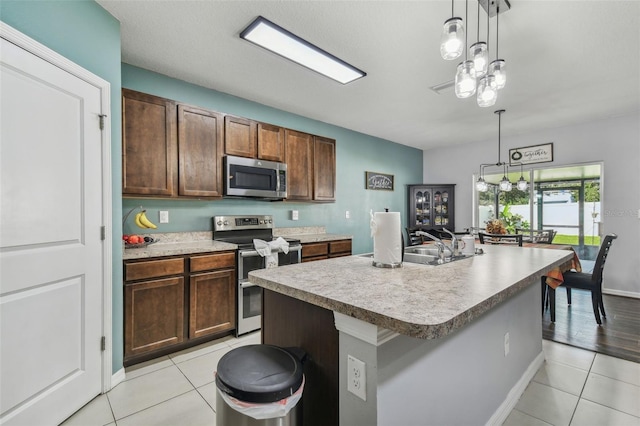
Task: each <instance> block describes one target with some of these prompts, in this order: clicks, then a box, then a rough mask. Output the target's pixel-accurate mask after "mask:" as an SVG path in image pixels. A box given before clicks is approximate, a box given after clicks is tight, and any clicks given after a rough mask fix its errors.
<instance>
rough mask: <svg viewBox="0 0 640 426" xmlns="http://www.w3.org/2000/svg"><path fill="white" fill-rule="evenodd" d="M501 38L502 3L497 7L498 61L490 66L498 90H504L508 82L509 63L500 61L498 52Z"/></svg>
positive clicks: (490, 72)
mask: <svg viewBox="0 0 640 426" xmlns="http://www.w3.org/2000/svg"><path fill="white" fill-rule="evenodd" d="M499 37H500V2H498V4H497V6H496V59H495V61H493V62H491V64H489V74H493V75H494V76H495V78H496V88H497V89H498V90H500V89H502V88H503V87H504V85H505V83H506V82H507V68H506V67H507V63H506V62H505V60H504V59H500V55H499V51H498V43H499Z"/></svg>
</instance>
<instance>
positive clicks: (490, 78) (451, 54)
mask: <svg viewBox="0 0 640 426" xmlns="http://www.w3.org/2000/svg"><path fill="white" fill-rule="evenodd" d="M477 1H478V14H477V27H476V42H475V43H474V44H472V45H471V46H470V47H468V46H467V36H468V15H469V0H465V19H464V21H463V20H462V18H460V17H456V16H454V0H451V18H449V19H447V20H446V21H445V23H444V26H443V28H442V35H441V37H440V55H441V56H442V58H443V59H445V60H454V59H457V58H459V57H460V56H461V55H462V51H463V50H464V60H463V61H462V62H460V63H459V64H458V65H457V67H456V74H455V80H454V87H455V93H456V96H457V97H458V98H461V99H464V98H469V97H471V96H473V95H476V102H477V103H478V106H480V107H489V106H493V105H495V103H496V100H497V98H498V90H500V89H502V88H503V87H504V86H505V83H506V81H507V74H506V61H505V60H504V59H500V57H499V55H498V52H499V50H498V44H499V30H500V26H499V14H500V13H501V12H505V11H507V10H509V9H510V8H511V5H510V3H509V1H508V0H477ZM480 6H482V7H483V8H484V10H485V11H486V13H487V41H486V42H484V41H480ZM491 16H495V17H496V59H495V60H493V61H492V62H491V63H489V18H490V17H491ZM465 25H467V29H466V30H465Z"/></svg>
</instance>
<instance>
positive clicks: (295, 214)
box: [291, 210, 299, 220]
mask: <svg viewBox="0 0 640 426" xmlns="http://www.w3.org/2000/svg"><path fill="white" fill-rule="evenodd" d="M298 217H299V216H298V210H291V220H298Z"/></svg>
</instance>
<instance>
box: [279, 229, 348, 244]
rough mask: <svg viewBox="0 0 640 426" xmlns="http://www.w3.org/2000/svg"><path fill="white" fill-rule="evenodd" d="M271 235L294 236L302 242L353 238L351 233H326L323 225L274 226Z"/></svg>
mask: <svg viewBox="0 0 640 426" xmlns="http://www.w3.org/2000/svg"><path fill="white" fill-rule="evenodd" d="M273 235H274V236H277V237H289V238H295V239H298V240H300V242H301V243H302V244H306V243H320V242H325V241H338V240H351V239H353V235H345V234H327V231H326V229H325V227H324V226H303V227H298V228H276V229H274V230H273Z"/></svg>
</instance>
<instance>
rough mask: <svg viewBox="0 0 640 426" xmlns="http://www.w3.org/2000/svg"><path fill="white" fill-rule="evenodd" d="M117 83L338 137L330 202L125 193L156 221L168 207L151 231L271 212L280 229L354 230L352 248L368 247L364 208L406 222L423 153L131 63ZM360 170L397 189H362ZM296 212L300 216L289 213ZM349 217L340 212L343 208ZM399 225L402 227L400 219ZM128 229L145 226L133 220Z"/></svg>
mask: <svg viewBox="0 0 640 426" xmlns="http://www.w3.org/2000/svg"><path fill="white" fill-rule="evenodd" d="M122 87H126V88H129V89H133V90H138V91H141V92H145V93H150V94H153V95H157V96H162V97H165V98H169V99H174V100H177V101H180V102H184V103H188V104H191V105H197V106H200V107H204V108H208V109H212V110H215V111H219V112H223V113H229V114H234V115H238V116H241V117H247V118H251V119H254V120H259V121H264V122H267V123H271V124H276V125H279V126H283V127H287V128H291V129H295V130H300V131H303V132H308V133H312V134H316V135H320V136H326V137H329V138H333V139H335V140H336V157H337V173H336V174H337V176H336V180H337V188H336V199H337V201H336V202H335V203H329V204H313V203H293V202H265V201H254V200H242V199H224V200H219V201H197V200H195V201H185V200H154V199H140V198H137V199H127V198H125V199H123V201H122V205H123V211H124V212H125V213H126V212H127V211H128V210H129V209H132V208H135V207H139V206H143V207H144V208H145V209H147V215H148V216H149V218H150V219H151V220H152V221H154V223H156V224H157V222H158V210H168V211H169V218H170V223H168V224H159V226H158V230H157V231H154V232H174V231H211V229H212V223H211V217H212V216H215V215H225V214H271V215H273V216H274V220H275V223H276V226H277V227H280V228H282V227H298V226H320V225H324V226H326V229H327V232H330V233H339V234H349V235H353V251H354V253H365V252H368V251H372V250H373V242H372V240H371V236H370V230H369V219H370V216H369V211H370V210H372V209H373V211H383V209H384V208H385V207H388V208H389V209H390V211H400V212H401V213H402V215H401V216H402V220H403V224H404V223H405V222H406V204H407V202H406V185H408V184H412V183H420V182H422V151H420V150H417V149H415V148H410V147H407V146H404V145H399V144H396V143H393V142H390V141H387V140H383V139H379V138H374V137H372V136H368V135H365V134H362V133H358V132H354V131H351V130H347V129H344V128H341V127H337V126H333V125H330V124H327V123H323V122H320V121H316V120H311V119H309V118H305V117H302V116H299V115H296V114H291V113H288V112H284V111H281V110H277V109H274V108H271V107H267V106H265V105H261V104H258V103H255V102H251V101H248V100H246V99H241V98H238V97H235V96H231V95H228V94H225V93H221V92H217V91H215V90H211V89H205V88H203V87H200V86H196V85H193V84H190V83H186V82H184V81H180V80H176V79H173V78H170V77H167V76H164V75H161V74H157V73H154V72H151V71H148V70H144V69H141V68H137V67H134V66H131V65H128V64H123V65H122ZM365 171H374V172H381V173H388V174H392V175H394V178H395V190H394V191H371V190H366V189H365V187H364V181H365V178H364V173H365ZM291 210H298V211H299V217H300V219H299V220H297V221H293V220H291V219H290V217H291V215H290V211H291ZM347 210H348V211H349V212H350V213H351V218H350V219H346V218H345V212H346V211H347ZM403 226H404V225H403ZM124 229H125V232H132V233H140V232H144V231H142V230H140V229H139V228H137V227H136V226H135V225H134V224H133V221H132V220H131V219H129V220H127V223H126V224H125V228H124Z"/></svg>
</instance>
